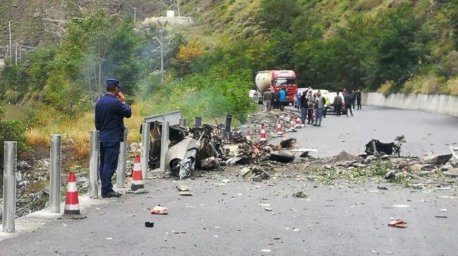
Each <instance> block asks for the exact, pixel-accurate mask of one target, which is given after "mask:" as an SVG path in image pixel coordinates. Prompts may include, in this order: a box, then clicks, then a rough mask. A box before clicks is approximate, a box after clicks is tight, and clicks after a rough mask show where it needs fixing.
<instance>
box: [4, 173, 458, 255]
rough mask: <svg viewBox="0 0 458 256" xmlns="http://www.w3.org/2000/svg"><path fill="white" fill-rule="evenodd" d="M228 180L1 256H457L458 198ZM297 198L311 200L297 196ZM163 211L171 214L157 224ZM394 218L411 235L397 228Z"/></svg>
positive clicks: (135, 201) (121, 209)
mask: <svg viewBox="0 0 458 256" xmlns="http://www.w3.org/2000/svg"><path fill="white" fill-rule="evenodd" d="M224 175H225V176H226V177H223V176H219V175H215V174H211V175H207V176H208V177H199V178H197V179H195V180H186V181H185V182H184V184H186V185H188V186H190V187H191V191H192V193H193V196H190V197H180V196H179V195H178V191H177V190H176V188H175V186H176V185H177V184H178V183H177V182H176V181H173V180H170V179H166V180H163V179H158V180H152V181H149V182H148V184H147V188H148V189H149V190H150V193H148V194H143V195H125V196H123V197H122V198H121V199H114V200H112V201H108V200H107V199H101V201H105V202H106V201H108V202H109V203H108V204H103V205H99V206H93V207H90V208H87V209H85V210H84V211H83V214H85V215H86V216H87V218H86V219H82V220H68V219H61V220H56V221H53V222H50V223H48V224H46V225H45V226H44V227H43V228H40V229H38V230H36V231H34V232H29V233H25V234H22V235H20V236H17V237H13V238H10V239H6V240H4V241H2V242H0V255H457V250H458V244H457V243H456V241H457V239H458V218H457V216H456V212H457V211H458V207H457V197H456V196H455V195H456V191H454V190H440V191H436V192H426V191H424V192H422V191H409V190H407V189H401V188H394V187H391V186H389V185H386V186H388V190H387V191H385V190H377V185H375V184H367V185H362V186H359V185H356V186H355V185H352V186H349V185H346V184H342V185H340V186H325V185H319V184H315V183H314V182H309V181H304V180H305V179H302V178H301V177H300V176H297V177H294V178H278V179H275V178H272V179H270V180H268V181H265V182H262V183H255V182H247V181H243V180H241V178H236V177H235V175H230V174H228V173H224ZM225 178H228V179H230V182H228V183H224V182H223V180H224V179H225ZM298 191H303V192H305V193H306V194H307V195H308V198H294V197H292V194H293V193H294V192H298ZM157 204H160V205H162V206H165V207H167V208H168V211H169V215H162V216H160V215H151V214H150V209H151V208H152V207H154V206H155V205H157ZM266 208H270V209H271V211H268V210H266ZM436 216H440V217H436ZM393 218H394V219H397V218H400V219H402V220H404V221H406V222H407V228H404V229H400V228H394V227H389V226H388V223H389V221H390V220H392V219H393ZM145 221H149V222H154V223H155V224H154V227H153V228H146V227H145V226H144V223H145Z"/></svg>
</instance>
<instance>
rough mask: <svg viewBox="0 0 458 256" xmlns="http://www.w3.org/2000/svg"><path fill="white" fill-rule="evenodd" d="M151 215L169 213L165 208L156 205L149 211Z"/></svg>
mask: <svg viewBox="0 0 458 256" xmlns="http://www.w3.org/2000/svg"><path fill="white" fill-rule="evenodd" d="M151 214H156V215H167V214H169V211H168V210H167V208H165V207H163V206H159V205H157V206H154V208H153V210H152V211H151Z"/></svg>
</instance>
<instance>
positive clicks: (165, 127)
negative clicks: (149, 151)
mask: <svg viewBox="0 0 458 256" xmlns="http://www.w3.org/2000/svg"><path fill="white" fill-rule="evenodd" d="M168 150H169V122H163V123H162V134H161V161H160V170H161V171H162V172H165V164H166V163H165V156H166V155H167V151H168Z"/></svg>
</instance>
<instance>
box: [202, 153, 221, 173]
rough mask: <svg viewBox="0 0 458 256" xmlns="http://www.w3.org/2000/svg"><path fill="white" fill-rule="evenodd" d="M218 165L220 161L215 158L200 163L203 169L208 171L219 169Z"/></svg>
mask: <svg viewBox="0 0 458 256" xmlns="http://www.w3.org/2000/svg"><path fill="white" fill-rule="evenodd" d="M218 165H219V161H218V159H216V157H214V156H212V157H208V158H205V159H203V160H201V162H200V166H201V168H203V169H207V170H208V169H215V168H217V167H218Z"/></svg>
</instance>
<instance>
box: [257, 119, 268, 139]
mask: <svg viewBox="0 0 458 256" xmlns="http://www.w3.org/2000/svg"><path fill="white" fill-rule="evenodd" d="M259 140H260V141H267V133H266V128H265V126H264V123H262V124H261V130H260V131H259Z"/></svg>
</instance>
